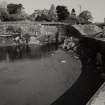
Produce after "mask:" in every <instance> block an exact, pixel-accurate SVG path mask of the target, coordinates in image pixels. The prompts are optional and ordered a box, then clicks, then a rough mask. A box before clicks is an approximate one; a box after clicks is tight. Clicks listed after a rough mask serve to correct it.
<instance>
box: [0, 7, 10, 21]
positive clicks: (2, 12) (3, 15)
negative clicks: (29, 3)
mask: <svg viewBox="0 0 105 105" xmlns="http://www.w3.org/2000/svg"><path fill="white" fill-rule="evenodd" d="M8 18H9V14H8V12H7V10H6V9H5V8H0V19H1V21H8Z"/></svg>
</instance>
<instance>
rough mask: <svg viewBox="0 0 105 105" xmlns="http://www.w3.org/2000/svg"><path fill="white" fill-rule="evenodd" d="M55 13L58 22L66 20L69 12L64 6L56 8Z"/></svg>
mask: <svg viewBox="0 0 105 105" xmlns="http://www.w3.org/2000/svg"><path fill="white" fill-rule="evenodd" d="M56 12H57V17H58V21H63V20H66V19H67V18H68V17H69V11H68V9H67V8H66V6H60V5H58V6H57V7H56Z"/></svg>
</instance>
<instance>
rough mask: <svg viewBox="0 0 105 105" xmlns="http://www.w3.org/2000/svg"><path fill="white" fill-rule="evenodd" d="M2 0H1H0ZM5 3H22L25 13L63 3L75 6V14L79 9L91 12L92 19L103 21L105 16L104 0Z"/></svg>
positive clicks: (14, 1) (12, 1)
mask: <svg viewBox="0 0 105 105" xmlns="http://www.w3.org/2000/svg"><path fill="white" fill-rule="evenodd" d="M0 1H3V0H0ZM5 1H6V2H7V3H22V4H23V5H24V8H25V11H26V12H27V13H29V14H30V13H32V12H33V11H34V10H35V9H44V8H46V9H49V8H50V6H51V4H55V6H56V5H65V6H67V8H68V9H69V11H70V10H71V9H72V8H75V10H76V11H77V14H78V13H79V12H80V5H81V10H89V11H91V12H92V15H93V17H94V21H95V22H96V21H97V22H103V21H104V18H105V12H104V11H105V0H5Z"/></svg>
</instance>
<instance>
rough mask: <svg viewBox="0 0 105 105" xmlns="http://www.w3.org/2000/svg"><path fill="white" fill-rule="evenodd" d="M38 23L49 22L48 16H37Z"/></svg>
mask: <svg viewBox="0 0 105 105" xmlns="http://www.w3.org/2000/svg"><path fill="white" fill-rule="evenodd" d="M35 20H36V21H49V19H48V16H46V15H45V14H41V16H39V15H38V16H37V17H36V19H35Z"/></svg>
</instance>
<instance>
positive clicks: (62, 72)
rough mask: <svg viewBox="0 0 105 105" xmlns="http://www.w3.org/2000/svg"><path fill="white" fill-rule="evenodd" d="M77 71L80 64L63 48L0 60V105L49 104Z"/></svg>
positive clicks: (77, 75)
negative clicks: (40, 53)
mask: <svg viewBox="0 0 105 105" xmlns="http://www.w3.org/2000/svg"><path fill="white" fill-rule="evenodd" d="M80 74H81V63H80V61H79V60H75V59H73V58H72V57H71V56H70V55H68V54H67V53H65V52H64V51H63V50H60V49H58V50H56V51H54V52H53V53H51V54H50V55H49V56H47V57H44V58H43V57H42V58H40V59H30V60H29V59H23V60H17V61H13V62H10V61H8V60H7V61H2V62H0V105H50V104H51V103H53V102H54V101H55V100H57V99H58V98H59V97H60V96H61V95H62V94H63V93H65V92H66V91H67V90H68V89H69V88H70V87H71V86H72V85H73V83H75V81H76V80H77V79H78V77H79V76H80Z"/></svg>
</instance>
